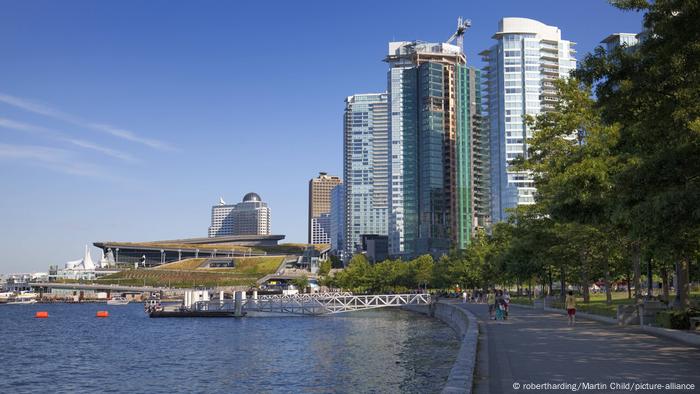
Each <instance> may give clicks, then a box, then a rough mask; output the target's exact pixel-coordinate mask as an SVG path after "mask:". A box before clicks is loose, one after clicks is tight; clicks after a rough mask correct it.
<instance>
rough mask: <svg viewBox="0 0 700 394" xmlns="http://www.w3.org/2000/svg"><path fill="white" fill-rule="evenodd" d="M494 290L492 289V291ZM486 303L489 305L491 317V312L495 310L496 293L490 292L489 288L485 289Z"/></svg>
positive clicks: (491, 315)
mask: <svg viewBox="0 0 700 394" xmlns="http://www.w3.org/2000/svg"><path fill="white" fill-rule="evenodd" d="M495 291H496V290H495V289H494V292H495ZM486 303H487V304H488V306H489V319H492V318H493V313H494V312H495V309H494V308H495V307H496V295H495V294H494V293H492V292H491V290H487V291H486Z"/></svg>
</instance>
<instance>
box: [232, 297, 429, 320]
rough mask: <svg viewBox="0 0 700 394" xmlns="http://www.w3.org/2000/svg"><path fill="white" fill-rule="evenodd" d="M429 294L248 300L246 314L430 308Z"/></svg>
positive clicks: (302, 313) (309, 313)
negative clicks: (412, 307)
mask: <svg viewBox="0 0 700 394" xmlns="http://www.w3.org/2000/svg"><path fill="white" fill-rule="evenodd" d="M430 302H431V298H430V294H382V295H352V294H351V293H320V294H317V295H312V294H299V295H290V296H277V297H274V298H273V297H266V298H258V299H257V300H255V299H248V300H246V302H245V305H244V310H246V311H249V312H269V313H293V314H300V315H323V314H333V313H343V312H352V311H360V310H366V309H376V308H385V307H390V306H402V305H427V304H430Z"/></svg>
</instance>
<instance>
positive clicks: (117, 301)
mask: <svg viewBox="0 0 700 394" xmlns="http://www.w3.org/2000/svg"><path fill="white" fill-rule="evenodd" d="M128 303H129V300H128V299H126V297H112V298H111V299H109V300H107V305H126V304H128Z"/></svg>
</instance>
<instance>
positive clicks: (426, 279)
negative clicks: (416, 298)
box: [408, 254, 435, 288]
mask: <svg viewBox="0 0 700 394" xmlns="http://www.w3.org/2000/svg"><path fill="white" fill-rule="evenodd" d="M434 265H435V264H434V261H433V256H431V255H429V254H425V255H422V256H419V257H417V258H415V259H413V260H411V261H410V262H409V263H408V269H409V280H410V284H411V287H413V288H416V287H424V288H427V286H428V284H429V283H430V282H432V277H433V269H434Z"/></svg>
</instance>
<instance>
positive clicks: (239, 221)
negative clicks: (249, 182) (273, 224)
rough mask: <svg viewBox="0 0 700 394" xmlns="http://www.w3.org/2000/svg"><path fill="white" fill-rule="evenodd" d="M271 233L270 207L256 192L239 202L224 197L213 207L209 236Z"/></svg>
mask: <svg viewBox="0 0 700 394" xmlns="http://www.w3.org/2000/svg"><path fill="white" fill-rule="evenodd" d="M230 235H270V208H268V206H267V203H265V202H263V201H262V200H261V198H260V196H259V195H257V194H256V193H248V194H246V195H245V196H244V197H243V201H242V202H239V203H238V204H226V202H224V200H223V198H222V199H220V200H219V205H214V206H213V207H212V208H211V226H209V237H224V236H230Z"/></svg>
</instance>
